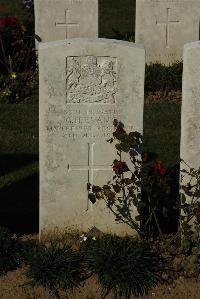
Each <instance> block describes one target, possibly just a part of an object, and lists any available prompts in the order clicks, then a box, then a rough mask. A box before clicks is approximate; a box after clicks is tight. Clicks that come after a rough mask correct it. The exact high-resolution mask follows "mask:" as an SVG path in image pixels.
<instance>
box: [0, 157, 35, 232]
mask: <svg viewBox="0 0 200 299" xmlns="http://www.w3.org/2000/svg"><path fill="white" fill-rule="evenodd" d="M37 160H38V156H37V155H1V156H0V165H1V166H2V165H3V167H1V171H0V173H1V175H2V174H5V173H6V174H8V173H9V172H11V171H16V170H18V169H19V170H20V169H21V168H23V167H24V166H27V165H29V164H31V163H32V162H34V161H37ZM0 226H5V227H8V228H9V229H10V230H11V231H12V232H14V233H18V234H28V233H35V232H36V233H37V232H38V230H39V173H38V171H37V172H35V171H34V172H33V173H31V174H30V173H28V174H27V175H25V176H24V177H23V178H21V179H17V176H16V180H14V181H11V182H10V183H9V184H7V185H6V186H4V187H2V188H1V189H0Z"/></svg>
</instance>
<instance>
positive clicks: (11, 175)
mask: <svg viewBox="0 0 200 299" xmlns="http://www.w3.org/2000/svg"><path fill="white" fill-rule="evenodd" d="M180 109H181V103H180V102H179V101H178V102H176V101H175V102H170V101H162V100H161V101H158V102H156V103H146V104H145V109H144V150H145V151H148V152H152V153H156V154H157V155H158V158H159V159H162V160H163V161H164V164H165V166H173V165H174V164H175V163H176V162H177V161H178V159H179V147H180V145H179V140H180ZM0 118H1V135H0V138H1V140H0V142H1V156H0V157H1V159H0V163H1V177H0V194H1V196H0V197H1V211H0V219H1V225H3V226H6V227H9V228H10V229H11V230H12V231H13V232H15V233H18V234H19V235H23V237H22V238H23V239H34V240H37V239H38V234H37V232H38V210H39V207H38V205H39V174H38V171H39V170H38V169H39V167H38V104H37V102H35V103H26V104H25V103H21V104H1V105H0ZM64 239H66V240H67V242H68V243H70V244H71V245H72V246H74V247H75V248H78V247H79V245H80V234H77V233H74V234H73V235H65V237H64ZM64 239H63V240H64ZM63 240H62V241H63ZM25 271H26V266H24V265H22V266H20V267H18V268H17V269H16V270H13V271H8V272H7V273H5V274H4V275H1V276H0V285H1V287H0V298H2V299H6V298H11V299H12V298H13V299H17V298H20V299H25V298H38V299H40V298H43V299H47V298H49V299H50V298H53V297H52V296H50V295H49V293H48V291H47V290H45V289H44V288H43V287H41V286H31V285H29V284H27V282H29V281H30V280H29V279H28V278H27V277H26V275H25ZM100 290H101V289H100V286H99V284H98V283H97V279H96V277H95V276H94V275H93V276H92V277H91V278H89V279H88V280H87V281H86V283H85V284H84V286H83V287H81V288H80V289H77V290H75V292H74V293H69V294H68V295H69V298H74V299H76V298H77V299H78V298H85V299H86V298H88V299H98V298H99V299H100V298H102V297H101V292H100ZM199 291H200V284H199V281H197V280H196V279H195V278H184V277H183V276H180V277H177V279H175V280H174V281H173V282H166V283H164V284H161V285H158V286H157V287H155V288H153V289H151V290H150V292H149V293H148V295H145V296H144V297H142V298H144V299H148V298H158V299H159V298H160V299H162V298H163V299H164V298H165V299H168V298H171V299H175V298H176V299H179V298H183V299H186V298H191V299H193V298H194V299H197V298H198V296H199ZM65 295H66V293H64V292H63V293H62V292H61V298H65ZM62 296H63V297H62ZM107 298H113V297H112V295H111V294H110V295H109V296H108V297H107Z"/></svg>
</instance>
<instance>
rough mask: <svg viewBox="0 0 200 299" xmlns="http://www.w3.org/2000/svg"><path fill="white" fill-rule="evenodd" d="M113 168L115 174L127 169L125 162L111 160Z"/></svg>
mask: <svg viewBox="0 0 200 299" xmlns="http://www.w3.org/2000/svg"><path fill="white" fill-rule="evenodd" d="M113 170H114V172H116V173H117V174H122V173H123V172H125V171H127V170H128V167H127V165H126V163H125V162H122V161H119V160H114V162H113Z"/></svg>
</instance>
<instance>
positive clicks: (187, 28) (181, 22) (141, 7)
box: [135, 0, 200, 65]
mask: <svg viewBox="0 0 200 299" xmlns="http://www.w3.org/2000/svg"><path fill="white" fill-rule="evenodd" d="M199 36H200V0H137V1H136V36H135V41H136V43H141V44H143V45H144V47H145V50H146V62H147V63H151V62H153V63H155V62H160V63H163V64H166V65H168V64H171V63H173V62H176V61H180V60H181V59H182V56H183V46H184V44H185V43H189V42H193V41H197V40H199Z"/></svg>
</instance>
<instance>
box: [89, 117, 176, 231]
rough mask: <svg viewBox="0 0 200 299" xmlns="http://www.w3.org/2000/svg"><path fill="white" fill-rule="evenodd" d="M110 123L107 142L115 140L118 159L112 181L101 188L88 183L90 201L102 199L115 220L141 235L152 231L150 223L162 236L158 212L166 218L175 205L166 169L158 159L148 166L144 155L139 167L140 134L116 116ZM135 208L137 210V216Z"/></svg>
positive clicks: (115, 162) (114, 163)
mask: <svg viewBox="0 0 200 299" xmlns="http://www.w3.org/2000/svg"><path fill="white" fill-rule="evenodd" d="M113 125H114V128H115V130H114V133H113V138H111V139H110V140H108V142H110V143H114V141H115V148H116V150H117V155H118V159H115V160H114V161H113V171H114V176H113V180H112V181H109V182H108V183H107V184H106V185H104V186H103V187H100V186H95V185H89V188H88V190H89V189H90V190H91V192H89V200H91V202H92V203H95V202H96V201H97V200H101V199H103V200H104V201H105V203H106V206H107V208H108V209H109V210H110V211H111V212H112V213H113V214H114V216H115V220H116V221H117V222H119V223H125V224H127V225H129V226H130V227H131V228H132V229H134V230H136V231H137V232H138V233H139V235H140V236H142V237H148V235H150V234H152V233H153V232H152V230H153V228H152V227H151V224H152V223H153V222H154V223H155V225H156V228H157V230H158V232H159V233H160V234H161V235H162V229H161V225H160V223H159V217H158V215H157V214H162V215H163V216H164V217H167V216H168V213H170V211H171V210H172V209H173V207H174V205H175V203H169V194H170V192H171V190H170V183H169V181H170V180H169V171H167V170H166V169H165V168H164V166H163V163H162V161H161V160H155V161H154V164H153V166H152V165H151V166H150V165H149V164H148V163H146V162H145V155H143V166H142V159H141V155H142V135H141V134H140V133H138V132H130V133H127V132H126V131H125V128H124V125H123V124H122V122H120V121H118V120H116V119H115V120H114V122H113ZM123 153H126V154H128V155H129V158H130V162H131V165H132V166H133V167H132V169H130V168H129V167H128V165H127V163H126V162H125V161H123V160H122V154H123ZM141 190H142V192H141ZM142 193H143V194H142ZM142 195H144V196H142ZM161 199H162V200H161ZM144 208H146V210H148V213H147V214H148V217H147V218H146V219H145V220H144V219H142V217H141V212H142V211H143V209H144ZM135 210H137V211H138V215H136V216H134V211H135ZM147 227H148V229H147Z"/></svg>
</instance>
